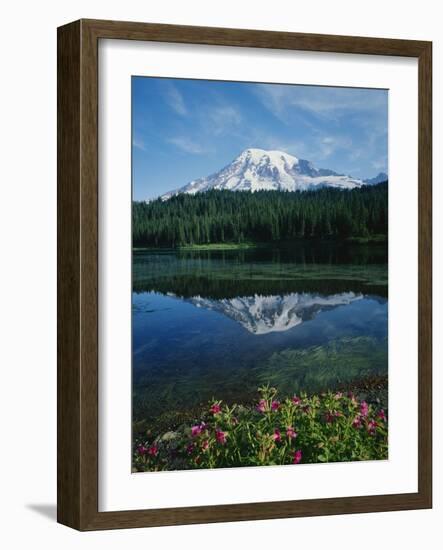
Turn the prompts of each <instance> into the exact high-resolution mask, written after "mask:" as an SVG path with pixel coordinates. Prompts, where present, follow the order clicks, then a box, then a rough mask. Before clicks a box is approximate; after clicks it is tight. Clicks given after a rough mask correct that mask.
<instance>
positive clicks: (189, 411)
mask: <svg viewBox="0 0 443 550" xmlns="http://www.w3.org/2000/svg"><path fill="white" fill-rule="evenodd" d="M431 53H432V47H431V43H430V42H420V41H409V40H392V39H381V38H362V37H346V36H326V35H312V34H311V35H308V34H298V33H280V32H263V31H257V30H239V29H221V28H202V27H182V26H173V25H157V24H148V23H129V22H115V21H96V20H81V21H76V22H74V23H70V24H68V25H65V26H63V27H60V28H59V29H58V520H59V522H61V523H63V524H65V525H68V526H70V527H73V528H76V529H79V530H95V529H112V528H124V527H147V526H159V525H173V524H186V523H208V522H220V521H239V520H252V519H266V518H284V517H297V516H312V515H326V514H344V513H357V512H376V511H389V510H406V509H418V508H430V507H431V506H432V497H431V494H432V478H431V474H432V448H431V434H432V425H431V420H432V419H431V390H432V382H431V298H432V291H431V286H432V285H431V283H432V281H431V242H432V241H431V239H432V235H431V184H432V175H431V166H432V128H431V119H432V116H431V115H432V98H431V91H432V82H431V72H432V71H431V69H432V58H431Z"/></svg>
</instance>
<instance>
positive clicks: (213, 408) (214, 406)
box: [209, 403, 221, 414]
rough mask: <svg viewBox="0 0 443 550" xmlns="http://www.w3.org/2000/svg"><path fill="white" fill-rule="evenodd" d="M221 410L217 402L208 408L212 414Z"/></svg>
mask: <svg viewBox="0 0 443 550" xmlns="http://www.w3.org/2000/svg"><path fill="white" fill-rule="evenodd" d="M220 411H221V407H220V405H219V404H218V403H214V404H213V405H212V407H211V408H210V409H209V412H211V413H212V414H218V413H219V412H220Z"/></svg>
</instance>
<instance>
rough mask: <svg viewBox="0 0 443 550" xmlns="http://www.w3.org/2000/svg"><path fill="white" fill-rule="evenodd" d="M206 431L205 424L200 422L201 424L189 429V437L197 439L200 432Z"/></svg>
mask: <svg viewBox="0 0 443 550" xmlns="http://www.w3.org/2000/svg"><path fill="white" fill-rule="evenodd" d="M205 430H206V424H205V423H204V422H202V423H201V424H196V425H195V426H192V428H191V435H192V437H197V436H198V435H200V434H201V433H202V432H204V431H205Z"/></svg>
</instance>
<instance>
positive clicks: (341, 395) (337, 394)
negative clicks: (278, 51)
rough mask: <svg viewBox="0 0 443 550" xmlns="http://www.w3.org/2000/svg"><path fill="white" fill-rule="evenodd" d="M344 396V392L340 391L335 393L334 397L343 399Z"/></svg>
mask: <svg viewBox="0 0 443 550" xmlns="http://www.w3.org/2000/svg"><path fill="white" fill-rule="evenodd" d="M342 397H343V393H342V392H341V391H338V392H337V393H336V394H335V395H334V398H335V399H341V398H342Z"/></svg>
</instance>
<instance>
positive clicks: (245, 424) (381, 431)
mask: <svg viewBox="0 0 443 550" xmlns="http://www.w3.org/2000/svg"><path fill="white" fill-rule="evenodd" d="M259 392H260V398H259V400H258V402H257V404H256V405H255V406H254V407H243V406H239V405H233V406H232V407H229V406H228V405H223V404H222V403H221V402H220V401H215V402H212V403H211V404H210V405H209V407H208V409H207V411H206V413H204V414H202V418H201V419H199V421H198V422H196V423H195V424H193V425H192V426H186V427H182V428H181V429H179V430H177V431H176V432H168V433H167V434H163V436H159V437H157V438H155V439H154V440H152V441H150V442H148V441H136V442H135V448H134V459H133V464H134V469H135V471H155V470H174V469H191V468H221V467H238V466H264V465H280V464H303V463H317V462H344V461H356V460H378V459H386V458H387V454H388V442H387V434H388V428H387V416H386V413H385V411H384V410H382V409H381V410H376V409H375V408H374V407H373V405H371V404H368V403H367V402H366V401H358V400H357V399H356V397H355V396H354V395H353V394H352V393H348V394H346V395H345V394H343V393H341V392H338V393H332V392H328V393H323V394H321V395H313V396H310V397H308V396H307V395H305V394H301V395H300V396H293V397H291V398H286V399H285V400H282V401H279V400H278V399H277V390H276V389H275V388H271V387H269V386H265V387H262V388H260V389H259Z"/></svg>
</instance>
